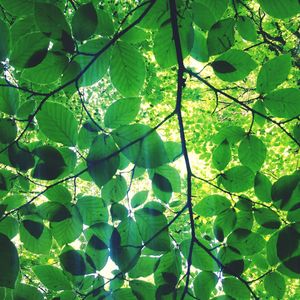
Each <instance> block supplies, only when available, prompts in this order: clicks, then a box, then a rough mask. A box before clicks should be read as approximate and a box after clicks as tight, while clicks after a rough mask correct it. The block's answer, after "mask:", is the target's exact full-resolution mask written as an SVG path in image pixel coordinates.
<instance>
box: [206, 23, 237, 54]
mask: <svg viewBox="0 0 300 300" xmlns="http://www.w3.org/2000/svg"><path fill="white" fill-rule="evenodd" d="M234 23H235V21H234V20H233V19H232V18H228V19H223V20H220V21H218V22H216V23H214V24H213V25H212V27H211V28H210V29H209V31H208V36H207V47H208V53H209V55H216V54H220V53H223V52H225V51H226V50H228V49H230V48H231V47H232V46H233V45H234V43H235V40H234Z"/></svg>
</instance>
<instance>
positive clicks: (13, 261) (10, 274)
mask: <svg viewBox="0 0 300 300" xmlns="http://www.w3.org/2000/svg"><path fill="white" fill-rule="evenodd" d="M18 274H19V257H18V252H17V249H16V247H15V245H14V244H13V243H12V242H11V241H10V240H9V238H8V237H7V236H6V235H4V234H2V233H0V286H1V287H6V288H10V289H13V288H14V287H15V282H16V280H17V277H18Z"/></svg>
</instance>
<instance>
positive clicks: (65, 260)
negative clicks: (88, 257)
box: [59, 247, 86, 275]
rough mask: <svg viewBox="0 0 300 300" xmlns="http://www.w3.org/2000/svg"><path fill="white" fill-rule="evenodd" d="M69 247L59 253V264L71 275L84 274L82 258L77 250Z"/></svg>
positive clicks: (84, 267) (84, 266)
mask: <svg viewBox="0 0 300 300" xmlns="http://www.w3.org/2000/svg"><path fill="white" fill-rule="evenodd" d="M69 248H70V247H68V249H67V250H66V251H63V252H62V253H61V254H60V255H59V260H60V264H61V265H62V267H63V269H64V270H65V271H67V272H69V273H71V274H72V275H84V274H85V272H86V265H85V261H84V258H83V257H82V255H81V253H80V252H79V251H77V250H73V249H72V248H71V249H69Z"/></svg>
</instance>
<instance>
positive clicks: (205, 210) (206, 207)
mask: <svg viewBox="0 0 300 300" xmlns="http://www.w3.org/2000/svg"><path fill="white" fill-rule="evenodd" d="M230 206H231V203H230V201H229V200H228V199H227V198H225V197H224V196H221V195H210V196H206V197H204V198H203V199H202V200H201V201H200V202H199V203H197V204H196V205H195V206H194V208H193V211H194V212H195V213H196V214H198V215H199V216H203V217H212V216H217V215H218V214H220V213H221V212H223V211H224V210H226V209H228V208H229V207H230Z"/></svg>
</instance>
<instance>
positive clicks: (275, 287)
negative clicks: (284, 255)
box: [264, 272, 286, 299]
mask: <svg viewBox="0 0 300 300" xmlns="http://www.w3.org/2000/svg"><path fill="white" fill-rule="evenodd" d="M264 287H265V290H266V291H267V292H268V294H269V295H270V296H273V297H275V298H278V299H283V296H284V294H285V291H286V286H285V280H284V277H283V276H282V275H280V274H279V273H278V272H272V273H270V274H268V275H266V276H265V278H264Z"/></svg>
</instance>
